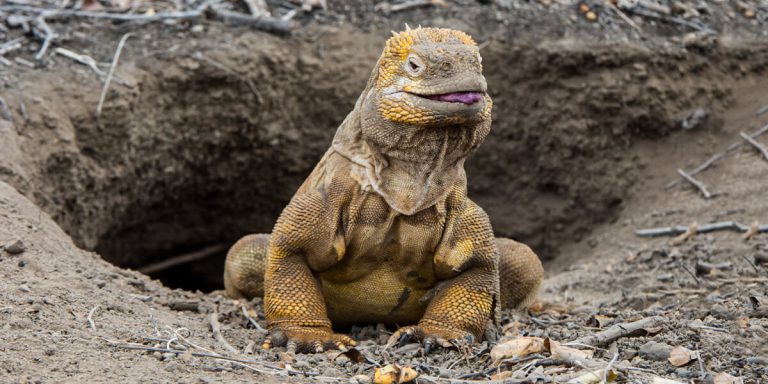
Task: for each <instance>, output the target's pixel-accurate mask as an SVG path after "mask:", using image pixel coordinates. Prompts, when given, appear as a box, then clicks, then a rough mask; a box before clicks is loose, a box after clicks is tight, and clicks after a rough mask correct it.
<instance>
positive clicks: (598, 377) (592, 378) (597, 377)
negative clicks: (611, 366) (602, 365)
mask: <svg viewBox="0 0 768 384" xmlns="http://www.w3.org/2000/svg"><path fill="white" fill-rule="evenodd" d="M604 372H605V370H604V369H598V370H596V371H587V373H585V374H583V375H581V376H579V377H576V378H573V379H571V380H568V384H594V383H600V382H602V381H603V374H604ZM606 379H608V381H614V380H616V372H614V371H613V370H610V371H608V375H606Z"/></svg>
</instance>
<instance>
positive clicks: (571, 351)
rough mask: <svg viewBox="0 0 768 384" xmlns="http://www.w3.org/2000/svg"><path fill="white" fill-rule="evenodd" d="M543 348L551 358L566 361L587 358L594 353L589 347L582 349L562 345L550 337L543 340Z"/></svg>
mask: <svg viewBox="0 0 768 384" xmlns="http://www.w3.org/2000/svg"><path fill="white" fill-rule="evenodd" d="M544 348H546V350H547V352H549V353H550V355H551V357H552V358H553V359H562V360H566V361H576V360H584V359H589V358H591V357H592V355H594V354H595V351H593V350H590V349H588V350H584V351H582V350H580V349H576V348H570V347H564V346H562V345H560V343H558V342H557V341H554V340H552V339H550V338H547V339H545V340H544Z"/></svg>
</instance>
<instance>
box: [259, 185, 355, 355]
mask: <svg viewBox="0 0 768 384" xmlns="http://www.w3.org/2000/svg"><path fill="white" fill-rule="evenodd" d="M320 188H322V187H320ZM336 215H337V214H335V213H334V212H333V210H332V209H330V206H329V202H328V201H327V200H325V199H324V198H323V195H322V194H320V193H319V192H318V189H311V191H310V192H306V193H303V194H299V195H297V196H295V197H294V198H293V200H291V203H290V204H289V205H288V207H286V208H285V210H284V211H283V213H282V214H281V215H280V218H279V219H278V221H277V224H276V225H275V229H274V232H273V233H272V236H271V238H270V243H269V249H268V257H267V268H266V274H265V279H264V291H265V292H264V312H265V314H266V317H267V327H268V329H269V335H268V336H267V338H266V340H265V341H264V345H263V346H264V348H270V347H272V346H283V345H285V346H286V347H287V348H288V351H289V352H295V351H299V352H322V351H323V350H324V349H328V348H338V349H344V348H345V347H346V346H347V345H355V342H354V340H352V339H351V338H349V337H348V336H346V335H341V334H335V333H333V331H332V330H331V321H330V320H329V319H328V314H327V310H326V306H325V301H324V299H323V296H322V294H321V292H320V287H319V285H318V282H317V280H316V279H315V277H314V275H313V274H312V270H311V269H310V266H312V267H314V268H324V267H328V266H330V265H332V264H333V263H335V262H337V261H338V260H340V259H341V257H339V255H342V256H343V250H340V249H338V248H337V247H334V244H337V245H338V242H336V243H334V239H335V238H336V227H337V223H338V218H337V216H336Z"/></svg>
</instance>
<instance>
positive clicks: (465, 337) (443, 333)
mask: <svg viewBox="0 0 768 384" xmlns="http://www.w3.org/2000/svg"><path fill="white" fill-rule="evenodd" d="M410 340H417V341H420V342H421V343H422V345H423V347H424V354H425V355H426V354H429V352H431V351H432V350H433V348H434V347H435V346H436V345H439V346H441V347H443V348H454V347H455V348H460V347H462V346H465V345H469V344H473V343H474V342H475V337H474V336H473V335H472V334H471V333H469V332H466V331H462V330H460V329H455V328H451V327H446V326H440V325H435V324H420V325H409V326H407V327H402V328H400V329H398V330H397V331H396V332H395V333H394V334H392V336H390V337H389V340H388V341H387V346H386V348H389V347H391V346H393V345H395V344H397V345H398V347H401V346H403V345H405V344H407V343H408V341H410Z"/></svg>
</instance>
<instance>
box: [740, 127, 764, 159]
mask: <svg viewBox="0 0 768 384" xmlns="http://www.w3.org/2000/svg"><path fill="white" fill-rule="evenodd" d="M739 136H741V138H742V139H744V140H746V141H747V143H750V144H752V146H753V147H755V148H757V150H759V151H760V153H762V154H763V157H764V158H765V159H766V160H768V149H766V148H765V147H764V146H763V145H762V144H760V143H758V142H757V140H755V139H753V138H752V137H751V136H749V135H747V134H746V133H744V132H739Z"/></svg>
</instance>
